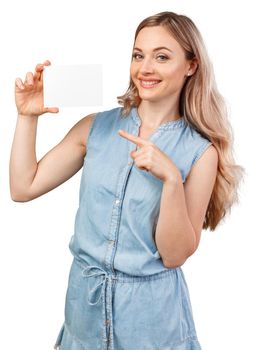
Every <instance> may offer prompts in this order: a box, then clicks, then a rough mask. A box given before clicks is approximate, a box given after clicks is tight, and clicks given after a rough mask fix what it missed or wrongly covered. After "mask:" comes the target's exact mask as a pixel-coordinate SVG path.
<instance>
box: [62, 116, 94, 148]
mask: <svg viewBox="0 0 253 350" xmlns="http://www.w3.org/2000/svg"><path fill="white" fill-rule="evenodd" d="M96 114H97V113H91V114H88V115H86V116H85V117H83V118H82V119H80V120H79V121H78V122H77V123H76V124H75V125H74V126H73V127H72V128H71V129H70V130H69V132H68V137H70V138H73V139H74V140H75V143H77V144H79V145H80V146H83V147H84V148H86V143H87V140H88V136H89V132H90V128H91V126H92V123H93V120H94V118H95V116H96Z"/></svg>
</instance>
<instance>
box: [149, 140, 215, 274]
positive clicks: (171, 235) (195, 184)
mask: <svg viewBox="0 0 253 350" xmlns="http://www.w3.org/2000/svg"><path fill="white" fill-rule="evenodd" d="M217 164H218V153H217V151H216V149H215V147H214V146H212V145H211V146H209V147H208V148H207V150H206V151H205V152H204V154H203V155H202V156H201V157H200V159H199V160H198V161H197V162H196V163H195V164H194V166H193V167H192V169H191V171H190V174H189V175H188V177H187V180H186V181H185V183H184V184H183V183H182V178H181V174H180V173H178V176H174V175H173V178H172V179H168V180H166V181H164V185H163V191H162V196H161V203H160V214H159V218H158V222H157V227H156V234H155V241H156V245H157V249H158V251H159V253H160V256H161V258H162V260H163V263H164V265H165V266H166V267H168V268H172V267H177V266H180V265H182V264H183V263H184V262H185V261H186V259H187V258H188V257H189V256H190V255H192V254H193V253H194V251H195V250H196V249H197V247H198V244H199V241H200V235H201V231H202V227H203V222H204V218H205V214H206V210H207V206H208V203H209V200H210V197H211V193H212V190H213V186H214V183H215V179H216V174H217Z"/></svg>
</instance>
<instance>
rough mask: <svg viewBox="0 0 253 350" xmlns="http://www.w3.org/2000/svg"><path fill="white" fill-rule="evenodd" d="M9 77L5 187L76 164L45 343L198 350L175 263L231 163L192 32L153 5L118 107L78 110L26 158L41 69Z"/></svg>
mask: <svg viewBox="0 0 253 350" xmlns="http://www.w3.org/2000/svg"><path fill="white" fill-rule="evenodd" d="M49 64H50V62H49V61H46V62H44V64H38V65H37V66H36V68H35V73H34V74H32V72H28V73H27V74H26V78H25V81H24V82H23V81H22V80H21V79H20V78H17V79H16V86H15V93H16V105H17V110H18V119H17V126H16V131H15V135H14V140H13V146H12V152H11V159H10V187H11V196H12V199H13V200H15V201H21V202H25V201H29V200H32V199H35V198H37V197H39V196H41V195H43V194H45V193H47V192H48V191H51V190H52V189H54V188H55V187H57V186H59V185H60V184H62V183H63V182H64V181H66V180H68V179H69V178H70V177H71V176H73V175H74V174H75V173H76V172H77V171H78V170H80V169H81V167H82V166H83V170H82V177H81V183H80V197H79V207H78V210H77V213H76V218H75V230H74V234H73V236H72V237H71V240H70V244H69V248H70V251H71V253H72V254H73V263H72V265H71V269H70V274H69V282H68V289H67V292H66V303H65V319H64V322H63V325H62V327H61V330H60V332H59V335H58V338H57V340H56V343H55V349H61V350H84V349H86V350H98V349H99V350H107V349H109V350H132V349H138V350H158V349H159V350H200V349H201V345H200V343H199V341H198V337H197V333H196V328H195V324H194V319H193V314H192V308H191V302H190V297H189V291H188V288H187V284H186V281H185V278H184V274H183V271H182V269H181V266H182V265H183V264H184V263H185V261H186V260H187V259H188V258H189V257H190V256H191V255H192V254H194V252H195V251H196V249H197V248H198V246H199V242H200V236H201V231H202V229H203V228H204V229H207V228H209V229H210V230H214V229H215V228H216V227H217V225H218V224H219V222H220V221H221V220H222V218H224V216H225V215H226V214H227V212H228V211H229V209H230V208H231V206H232V204H233V203H234V202H235V201H237V200H238V198H237V192H238V186H239V182H240V179H241V176H242V173H243V168H242V167H240V166H239V165H236V164H235V162H234V159H233V154H232V130H231V127H230V124H229V121H228V118H227V113H226V106H225V103H224V100H223V98H222V96H221V95H220V93H219V92H218V90H217V87H216V84H215V78H214V73H213V70H212V65H211V63H210V60H209V58H208V55H207V51H206V49H205V45H204V43H203V40H202V37H201V34H200V33H199V31H198V29H197V28H196V26H195V24H194V23H193V21H192V20H191V19H190V18H189V17H187V16H184V15H178V14H176V13H173V12H162V13H159V14H156V15H154V16H150V17H148V18H146V19H144V20H143V21H142V22H141V23H140V24H139V26H138V28H137V30H136V33H135V38H134V46H133V52H132V60H131V69H130V75H131V76H130V83H129V87H128V89H127V91H126V93H125V94H124V95H123V96H119V97H118V102H119V103H120V105H121V106H120V107H116V108H113V109H111V110H107V111H102V112H97V113H94V114H91V115H88V116H86V117H84V118H82V119H81V120H80V121H79V122H78V123H76V124H75V125H74V126H73V127H72V128H71V130H70V131H69V132H68V133H67V134H66V136H65V137H64V138H63V139H62V141H61V142H60V143H59V144H57V145H56V146H55V147H54V148H53V149H51V150H50V151H49V152H48V153H47V154H45V156H44V157H43V158H42V159H41V160H40V161H39V162H37V160H36V154H35V143H36V130H37V121H38V117H39V116H40V115H42V114H43V113H46V112H49V113H57V112H58V111H59V110H58V108H57V107H55V108H45V107H44V106H43V69H44V66H45V65H49Z"/></svg>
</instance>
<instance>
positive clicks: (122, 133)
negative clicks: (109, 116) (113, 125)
mask: <svg viewBox="0 0 253 350" xmlns="http://www.w3.org/2000/svg"><path fill="white" fill-rule="evenodd" d="M118 134H119V135H120V136H122V137H125V138H126V139H127V140H129V141H131V142H133V143H135V144H136V145H137V146H144V145H147V144H148V143H149V141H147V140H144V139H143V138H141V137H140V136H135V135H133V134H130V133H128V132H127V131H125V130H121V129H120V130H118Z"/></svg>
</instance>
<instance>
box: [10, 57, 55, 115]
mask: <svg viewBox="0 0 253 350" xmlns="http://www.w3.org/2000/svg"><path fill="white" fill-rule="evenodd" d="M50 64H51V63H50V61H48V60H46V61H45V62H44V63H43V64H37V66H36V68H35V72H34V74H32V72H28V73H27V74H26V78H25V81H24V83H23V82H22V80H21V79H20V78H17V79H16V80H15V102H16V106H17V110H18V114H19V115H23V116H31V117H38V116H39V115H41V114H44V113H48V112H49V113H58V112H59V108H57V107H50V108H48V107H44V98H43V69H44V66H49V65H50Z"/></svg>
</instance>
